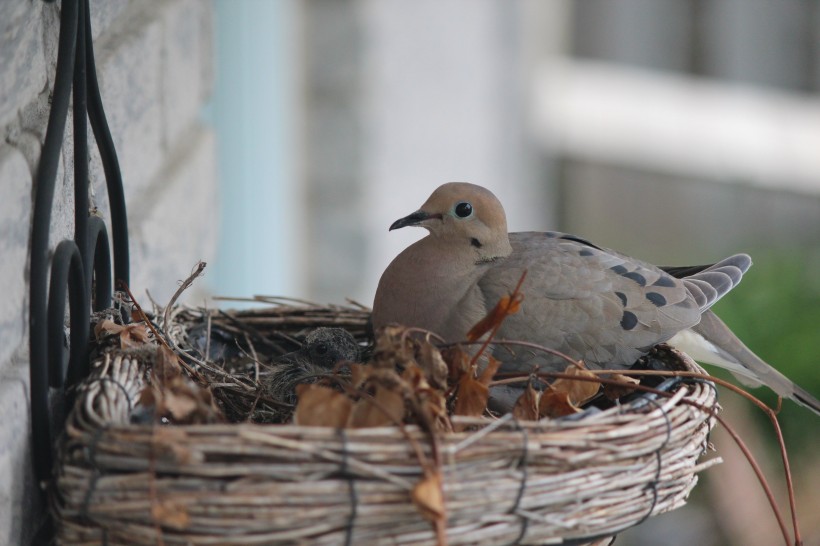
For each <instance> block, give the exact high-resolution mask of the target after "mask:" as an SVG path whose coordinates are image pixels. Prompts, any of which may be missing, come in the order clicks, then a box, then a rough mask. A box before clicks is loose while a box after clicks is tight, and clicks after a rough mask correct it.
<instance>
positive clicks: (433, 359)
mask: <svg viewBox="0 0 820 546" xmlns="http://www.w3.org/2000/svg"><path fill="white" fill-rule="evenodd" d="M416 362H417V363H418V366H419V367H420V368H421V369H422V371H424V374H425V375H426V376H427V378H428V379H429V382H430V383H431V384H433V385H435V386H437V387H446V386H447V375H448V369H447V364H446V363H445V362H444V359H443V358H442V357H441V352H439V350H438V349H437V348H436V347H435V346H433V344H432V343H429V342H426V341H424V342H421V343H419V350H418V354H417V356H416Z"/></svg>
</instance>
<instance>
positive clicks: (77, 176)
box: [29, 0, 129, 481]
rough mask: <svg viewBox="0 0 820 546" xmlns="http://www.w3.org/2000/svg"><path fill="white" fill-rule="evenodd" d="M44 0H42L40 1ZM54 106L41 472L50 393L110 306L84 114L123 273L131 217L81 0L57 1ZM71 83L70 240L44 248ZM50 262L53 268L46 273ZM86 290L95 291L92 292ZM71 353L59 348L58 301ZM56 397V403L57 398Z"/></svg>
mask: <svg viewBox="0 0 820 546" xmlns="http://www.w3.org/2000/svg"><path fill="white" fill-rule="evenodd" d="M46 1H48V0H46ZM60 9H61V13H60V39H59V46H58V51H57V69H56V75H55V78H54V89H53V96H52V102H51V111H50V112H49V117H48V126H47V129H46V137H45V142H44V143H43V149H42V154H41V156H40V162H39V164H38V167H37V173H36V175H35V179H34V214H33V219H32V227H31V258H30V259H31V261H30V278H29V282H30V286H29V290H30V293H29V304H30V310H29V349H30V392H31V435H32V456H33V460H34V461H33V462H34V469H35V471H36V473H37V477H38V479H40V480H41V481H48V480H50V478H51V475H52V469H53V464H54V448H55V440H56V437H57V434H58V433H59V431H60V429H61V428H62V426H63V422H64V420H65V416H64V415H63V412H62V410H61V409H60V408H54V407H52V406H55V404H53V403H52V402H54V399H55V398H56V399H59V398H61V397H62V396H63V395H65V393H66V392H70V389H71V387H73V386H74V385H76V384H77V382H79V381H80V380H81V379H82V378H84V377H85V376H86V375H87V374H88V371H89V369H88V367H89V362H88V360H89V355H88V347H89V336H90V331H89V330H90V315H91V309H92V306H93V308H94V309H95V310H101V309H105V308H108V307H110V306H111V296H112V282H111V280H112V279H111V251H110V246H109V242H108V230H107V228H106V225H105V222H103V220H102V219H101V218H99V217H97V216H92V215H91V214H90V213H89V202H88V184H89V180H88V157H89V156H88V123H89V121H90V123H91V128H92V130H93V132H94V138H95V140H96V144H97V148H98V149H99V151H100V157H101V159H102V165H103V171H104V173H105V181H106V187H107V188H108V203H109V207H110V209H111V231H112V235H113V248H114V276H115V278H116V279H118V280H122V281H124V282H126V283H127V282H128V280H129V259H128V222H127V217H126V210H125V194H124V192H123V187H122V176H121V173H120V167H119V162H118V160H117V153H116V150H115V149H114V142H113V140H112V138H111V133H110V131H109V129H108V122H107V121H106V119H105V112H104V111H103V106H102V98H101V96H100V88H99V84H98V82H97V71H96V67H95V64H94V48H93V43H92V38H91V17H90V14H89V2H88V0H63V1H62V4H61V7H60ZM72 89H73V99H74V100H73V110H72V113H73V122H74V127H73V129H74V239H73V240H63V241H61V242H60V243H59V244H58V245H57V247H56V248H55V249H54V251H53V253H52V252H50V249H49V246H48V241H49V230H50V227H51V209H52V207H53V204H54V185H55V180H56V177H57V165H58V163H59V159H60V150H61V148H62V144H63V137H64V135H65V129H66V127H65V126H66V119H67V116H68V108H69V102H70V98H71V95H72ZM49 269H50V271H51V275H50V279H49ZM92 290H93V294H92ZM66 296H67V297H68V306H69V312H70V317H71V318H70V323H69V327H70V339H69V347H70V355H69V358H68V360H66V357H65V352H66V351H65V349H66V335H65V304H66ZM56 405H57V406H59V404H56Z"/></svg>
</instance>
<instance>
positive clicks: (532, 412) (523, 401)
mask: <svg viewBox="0 0 820 546" xmlns="http://www.w3.org/2000/svg"><path fill="white" fill-rule="evenodd" d="M540 395H541V393H540V392H538V391H537V390H535V388H533V386H532V382H529V383H527V388H526V389H524V392H523V393H522V394H521V396H519V397H518V400H516V401H515V406H513V409H512V414H513V417H515V418H516V419H521V420H522V421H537V420H538V401H539V400H538V399H539V398H540Z"/></svg>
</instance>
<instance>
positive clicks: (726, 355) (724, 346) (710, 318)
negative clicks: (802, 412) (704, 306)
mask: <svg viewBox="0 0 820 546" xmlns="http://www.w3.org/2000/svg"><path fill="white" fill-rule="evenodd" d="M692 330H693V331H695V332H697V333H698V334H700V335H701V336H703V337H704V339H706V340H707V341H709V342H710V343H711V344H712V345H714V346H715V348H716V349H717V351H718V354H719V356H720V357H721V358H723V359H725V360H728V361H730V362H735V363H737V364H738V365H739V367H740V368H741V369H742V371H740V370H738V369H737V368H735V369H734V372H737V373H740V374H742V375H745V376H747V377H749V378H751V379H753V380H754V381H756V382H758V383H762V384H764V385H766V386H767V387H769V388H770V389H772V390H773V391H774V392H776V393H777V394H778V395H780V396H782V397H783V398H789V399H790V400H793V401H794V402H796V403H797V404H799V405H801V406H804V407H806V408H809V409H810V410H812V411H813V412H814V413H815V414H817V415H820V401H818V400H817V398H815V397H814V396H813V395H812V394H811V393H810V392H808V391H807V390H806V389H804V388H802V387H800V386H799V385H797V384H795V383H794V382H793V381H792V380H790V379H789V378H788V377H786V376H785V375H783V374H782V373H780V372H779V371H777V370H776V369H774V368H773V367H772V366H770V365H769V364H767V363H766V362H764V361H763V360H761V359H760V357H758V356H757V355H756V354H754V353H753V352H752V351H751V349H749V348H748V347H746V345H744V344H743V342H742V341H740V340H739V339H738V338H737V336H736V335H735V334H734V333H732V331H731V330H730V329H729V327H728V326H726V324H724V323H723V321H722V320H720V319H719V318H718V316H717V315H715V314H714V313H713V312H712V311H706V312H705V313H703V315H702V316H701V319H700V323H698V324H697V325H696V326H694V327H693V328H692ZM730 369H731V368H730Z"/></svg>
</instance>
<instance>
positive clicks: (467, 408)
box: [453, 373, 490, 417]
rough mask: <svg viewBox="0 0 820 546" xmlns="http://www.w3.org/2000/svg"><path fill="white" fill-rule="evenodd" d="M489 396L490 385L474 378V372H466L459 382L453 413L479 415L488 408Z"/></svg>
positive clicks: (470, 415)
mask: <svg viewBox="0 0 820 546" xmlns="http://www.w3.org/2000/svg"><path fill="white" fill-rule="evenodd" d="M489 397H490V389H489V387H487V385H485V384H483V383H481V382H480V381H478V380H477V379H476V378H474V377H473V375H472V374H469V373H465V374H464V375H462V376H461V379H460V380H459V382H458V395H457V397H456V404H455V408H454V409H453V415H466V416H468V417H478V416H480V415H482V414H483V413H484V410H485V409H487V399H488V398H489Z"/></svg>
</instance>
